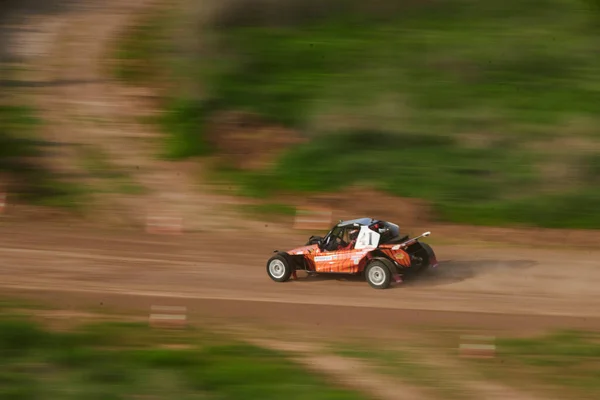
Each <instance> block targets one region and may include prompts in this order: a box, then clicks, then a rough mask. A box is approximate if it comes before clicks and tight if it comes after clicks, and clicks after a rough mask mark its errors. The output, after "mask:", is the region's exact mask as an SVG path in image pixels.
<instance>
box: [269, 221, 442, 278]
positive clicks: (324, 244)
mask: <svg viewBox="0 0 600 400" xmlns="http://www.w3.org/2000/svg"><path fill="white" fill-rule="evenodd" d="M429 235H430V232H425V233H423V234H422V235H420V236H417V237H414V238H412V239H411V238H409V236H408V235H403V234H400V228H399V227H398V225H396V224H393V223H391V222H387V221H382V220H376V219H372V218H359V219H354V220H350V221H340V222H339V223H338V224H336V225H335V226H334V227H333V228H332V229H331V230H330V231H329V233H327V235H325V236H324V237H321V236H311V237H310V238H309V240H308V242H307V243H306V244H305V245H304V246H302V247H298V248H295V249H292V250H288V251H278V250H275V251H274V253H276V254H275V255H274V256H273V257H271V258H270V259H269V260H268V262H267V273H268V274H269V276H270V277H271V279H273V280H274V281H276V282H285V281H287V280H288V279H290V277H294V279H295V278H296V271H305V272H307V273H308V274H311V275H313V274H327V273H335V274H354V275H357V274H364V276H365V279H366V280H367V282H368V283H369V285H371V287H373V288H375V289H385V288H387V287H389V285H390V284H391V282H392V280H394V281H395V282H396V283H400V282H402V278H401V277H403V276H408V275H412V274H418V273H421V272H422V271H424V270H425V269H427V268H429V267H433V268H435V267H437V265H438V262H437V259H436V256H435V253H434V252H433V249H432V248H431V247H430V246H429V245H428V244H426V243H422V242H420V241H419V239H420V238H422V237H426V236H429Z"/></svg>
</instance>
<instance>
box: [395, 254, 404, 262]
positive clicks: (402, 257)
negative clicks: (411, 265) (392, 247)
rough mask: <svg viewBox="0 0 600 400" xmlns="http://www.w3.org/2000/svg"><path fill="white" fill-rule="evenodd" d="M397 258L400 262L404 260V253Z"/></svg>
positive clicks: (397, 255)
mask: <svg viewBox="0 0 600 400" xmlns="http://www.w3.org/2000/svg"><path fill="white" fill-rule="evenodd" d="M395 257H396V258H397V259H399V260H404V253H398V254H396V256H395Z"/></svg>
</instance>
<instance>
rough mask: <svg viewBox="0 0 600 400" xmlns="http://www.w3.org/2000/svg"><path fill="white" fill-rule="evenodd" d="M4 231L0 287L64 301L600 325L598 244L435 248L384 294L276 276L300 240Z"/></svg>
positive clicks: (225, 311)
mask: <svg viewBox="0 0 600 400" xmlns="http://www.w3.org/2000/svg"><path fill="white" fill-rule="evenodd" d="M0 237H2V244H1V246H0V287H2V288H3V292H5V293H14V292H15V291H21V293H27V295H30V296H34V297H35V296H37V297H39V298H44V299H52V300H55V301H59V302H61V303H63V304H64V303H68V304H71V305H73V304H78V303H79V302H81V303H80V304H82V305H83V304H86V305H90V306H91V305H99V304H102V305H104V306H106V307H112V308H113V309H115V308H121V307H123V308H125V309H126V308H131V309H132V310H134V309H135V310H138V311H140V310H148V309H149V307H150V305H152V304H175V305H185V306H187V307H188V310H190V312H191V314H192V315H193V314H198V315H203V316H209V317H226V316H231V317H235V318H242V319H248V320H250V319H254V320H261V321H265V322H269V323H291V324H303V323H306V324H307V325H309V326H313V327H319V329H321V327H322V328H323V329H326V328H332V329H333V328H337V327H340V326H346V327H357V328H366V329H373V328H374V327H377V326H379V327H397V328H401V327H402V326H404V325H406V324H413V325H423V324H425V325H427V324H431V325H453V326H472V327H474V328H482V329H510V330H513V331H514V330H515V329H517V330H527V329H528V328H532V329H545V328H558V327H561V328H566V327H568V328H584V329H600V316H599V315H598V311H597V310H598V309H599V307H600V296H599V295H598V292H597V286H596V282H597V281H598V280H599V279H600V269H599V265H598V261H597V260H598V255H599V252H597V251H594V252H591V251H590V252H586V253H584V254H582V253H581V252H574V251H571V252H568V251H548V250H522V249H518V250H511V251H507V250H505V249H498V248H496V247H490V248H481V247H478V248H474V249H469V248H468V247H461V246H436V248H435V249H436V251H437V253H438V256H439V259H440V261H441V263H440V266H439V267H438V268H437V270H433V271H432V272H431V273H429V274H427V275H425V276H422V277H420V278H419V279H416V280H413V281H408V282H405V283H403V284H400V285H397V286H395V287H393V288H391V289H389V290H383V291H381V290H374V289H371V288H370V287H369V286H368V284H367V283H366V282H365V281H364V280H362V279H360V278H343V277H342V278H339V277H327V276H324V277H305V276H303V275H300V276H299V279H298V280H297V281H290V282H286V283H276V282H273V281H271V280H270V279H269V278H268V276H267V274H266V260H267V259H268V258H269V257H270V255H271V254H272V251H273V249H275V248H281V249H283V248H286V247H291V246H295V245H297V244H298V242H297V240H299V239H300V237H298V236H297V235H294V236H292V237H283V238H282V237H281V236H278V235H263V236H261V238H260V239H251V238H250V237H248V236H241V237H239V236H238V237H236V236H235V235H224V234H222V233H221V234H218V235H216V236H215V235H211V234H206V233H194V234H187V235H182V236H154V235H148V234H145V233H143V232H125V231H107V230H97V231H91V230H89V229H84V228H76V227H61V226H60V225H52V224H46V225H41V224H38V226H35V225H33V226H30V225H25V224H22V223H16V224H15V223H4V224H3V225H0ZM9 290H10V292H9ZM23 290H25V292H23ZM74 301H75V303H74Z"/></svg>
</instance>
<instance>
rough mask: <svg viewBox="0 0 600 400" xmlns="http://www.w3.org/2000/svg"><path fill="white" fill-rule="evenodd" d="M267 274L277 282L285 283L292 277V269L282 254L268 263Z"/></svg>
mask: <svg viewBox="0 0 600 400" xmlns="http://www.w3.org/2000/svg"><path fill="white" fill-rule="evenodd" d="M267 274H269V277H270V278H271V279H273V280H274V281H275V282H285V281H287V280H288V279H290V276H292V267H291V266H290V263H289V262H288V260H287V258H285V257H284V256H283V255H281V254H277V255H275V256H273V257H271V258H270V259H269V261H267Z"/></svg>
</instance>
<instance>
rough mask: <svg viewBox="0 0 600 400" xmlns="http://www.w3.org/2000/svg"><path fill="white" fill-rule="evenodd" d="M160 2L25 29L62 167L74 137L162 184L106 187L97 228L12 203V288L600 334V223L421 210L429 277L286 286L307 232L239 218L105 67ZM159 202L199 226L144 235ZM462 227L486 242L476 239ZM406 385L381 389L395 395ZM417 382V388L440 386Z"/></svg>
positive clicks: (8, 256)
mask: <svg viewBox="0 0 600 400" xmlns="http://www.w3.org/2000/svg"><path fill="white" fill-rule="evenodd" d="M149 3H151V2H144V1H136V2H122V1H117V0H108V1H106V2H91V1H80V2H78V3H77V7H66V8H64V9H62V10H59V11H58V12H56V13H53V14H47V15H43V16H39V15H38V16H37V18H36V19H32V20H24V22H22V24H25V25H26V26H27V24H29V26H30V27H32V30H31V31H26V30H21V31H20V33H19V36H16V38H17V39H18V40H17V39H15V40H14V41H12V42H11V43H12V47H11V48H12V49H13V51H16V52H17V53H18V54H20V55H21V56H22V57H23V58H24V60H25V61H24V65H26V66H27V67H28V71H29V72H28V73H27V79H30V80H31V82H37V84H35V85H28V86H27V87H26V88H24V89H23V90H24V91H25V93H26V94H27V95H28V96H32V98H33V99H34V100H35V103H36V106H37V107H39V108H40V110H42V112H43V117H44V121H45V122H46V128H45V131H44V135H45V137H46V138H47V139H51V140H53V141H57V142H60V143H63V144H64V145H65V146H63V147H60V148H59V149H60V151H57V153H56V154H53V155H52V156H51V157H50V159H49V162H50V163H51V165H53V166H54V167H55V168H56V169H59V170H61V171H74V172H81V171H80V170H79V169H78V168H77V167H76V165H77V162H76V160H77V159H78V157H79V156H80V155H78V153H77V151H76V150H74V149H75V147H73V146H72V145H73V144H88V145H93V146H99V147H100V148H102V149H103V150H104V151H105V152H106V153H107V154H108V158H109V159H110V160H111V162H114V163H115V164H117V165H119V166H120V167H121V168H124V169H126V170H127V171H129V172H130V173H131V175H132V176H133V178H134V179H135V182H136V183H138V184H140V185H142V186H143V187H144V188H146V189H148V192H147V193H146V194H144V195H135V196H134V195H131V196H124V195H122V194H115V193H113V194H112V195H105V196H101V197H100V198H99V200H98V201H99V202H100V204H102V206H103V207H101V208H99V212H98V215H97V216H96V218H95V220H94V221H88V223H85V224H83V223H81V222H80V221H75V220H68V219H64V220H58V221H57V220H56V218H54V220H53V219H52V218H50V219H48V220H47V221H44V220H42V219H41V218H39V216H38V215H37V214H32V215H29V216H28V214H26V213H21V212H20V211H19V210H18V209H17V210H16V211H15V209H13V208H11V207H9V209H8V214H7V215H4V216H1V217H0V237H1V238H2V239H1V240H0V287H1V288H2V290H1V292H2V294H5V295H11V296H12V295H14V296H17V297H19V296H22V297H33V298H37V299H41V300H44V301H47V302H49V303H53V304H57V305H60V306H62V307H64V308H66V309H69V308H71V309H82V308H94V309H98V308H100V309H110V310H112V311H117V312H130V313H133V314H135V315H137V316H147V315H148V312H149V309H150V306H151V305H156V304H161V305H180V306H186V307H187V309H188V316H189V318H190V319H191V320H211V321H214V322H220V323H223V324H230V323H231V321H232V320H233V321H236V322H237V323H246V322H247V323H250V324H257V323H259V324H261V325H262V326H265V327H281V326H288V327H292V328H293V329H295V330H296V331H297V332H298V334H302V335H308V333H303V332H312V333H313V334H316V335H328V334H331V333H342V334H346V335H350V334H351V333H352V332H357V333H358V332H360V334H361V335H364V334H367V335H375V334H377V335H380V334H384V333H385V334H389V335H392V336H393V335H398V334H399V333H400V332H405V331H406V329H407V327H423V326H432V327H446V328H447V327H451V328H453V329H456V330H459V331H462V332H465V331H471V330H485V331H488V332H494V333H500V332H506V331H510V332H512V333H525V332H531V331H537V330H545V329H549V328H582V329H593V330H600V314H599V313H598V310H599V309H600V295H599V294H598V290H597V283H596V282H598V281H599V280H600V261H598V260H599V256H600V250H595V249H594V247H595V245H596V244H597V243H598V238H599V234H598V232H573V233H571V234H570V235H566V234H565V233H564V232H560V231H554V232H553V231H535V232H532V231H525V230H521V231H517V230H506V229H485V228H477V229H466V228H457V227H452V226H431V225H427V224H424V225H425V226H421V224H422V222H419V221H422V220H421V219H420V220H419V221H411V222H410V223H409V225H410V226H412V227H413V228H415V229H416V230H418V231H419V232H414V233H420V232H421V231H424V230H431V231H433V232H434V236H433V237H432V240H435V241H436V244H435V245H434V248H435V250H436V251H437V254H438V257H439V259H440V261H441V264H440V266H439V268H438V269H437V270H435V271H432V272H431V273H429V274H427V275H426V276H423V277H421V279H418V280H416V281H412V282H406V283H404V284H401V285H398V286H396V287H394V288H392V289H390V290H385V291H376V290H373V289H371V288H370V287H369V286H368V285H367V283H366V282H364V281H362V280H361V279H355V278H350V279H348V278H345V279H342V278H336V277H316V278H307V277H304V276H302V275H301V276H300V279H299V280H297V281H291V282H287V283H284V284H278V283H275V282H272V281H271V280H270V279H269V278H268V277H267V275H266V271H265V263H266V260H267V259H268V258H269V257H270V255H271V254H272V251H273V250H275V249H285V248H289V247H295V246H297V245H298V244H302V243H303V241H304V240H305V239H306V236H307V234H299V233H297V232H296V233H293V232H292V233H283V232H285V231H284V229H285V226H281V225H278V224H275V223H272V222H260V221H244V222H239V221H237V220H236V219H234V218H236V217H237V215H236V214H232V213H231V212H227V213H226V212H225V211H224V210H223V209H222V208H221V206H222V205H224V204H231V203H232V202H235V201H239V200H237V199H234V198H231V197H229V196H226V195H218V196H217V195H216V194H214V193H213V192H212V191H210V190H208V187H206V186H201V185H200V184H199V180H198V179H197V175H196V174H197V173H198V171H196V169H195V166H194V164H191V165H190V164H179V163H167V162H164V163H160V162H157V161H156V159H155V154H156V147H153V146H152V145H151V143H152V141H151V139H153V138H156V137H157V135H158V133H157V132H153V131H150V130H149V129H150V128H148V127H147V126H143V125H140V124H138V123H136V122H135V116H136V115H140V113H141V109H140V108H143V107H144V101H143V96H142V95H140V94H135V93H132V92H131V90H129V89H127V88H125V87H123V86H122V85H120V84H119V83H118V82H115V81H112V80H110V79H108V78H107V76H106V71H105V70H104V69H103V65H104V63H103V57H104V54H105V53H104V52H105V50H106V47H107V46H108V44H109V43H110V41H111V40H112V39H113V38H114V37H115V35H117V34H118V33H119V32H120V30H121V29H122V28H123V26H124V24H125V23H126V22H127V21H128V20H129V17H130V16H131V15H132V14H133V13H136V12H138V11H139V10H140V9H141V7H144V6H145V5H146V4H149ZM15 43H16V44H15ZM98 120H101V121H103V123H98ZM190 171H191V172H192V173H190ZM83 179H86V178H85V177H84V178H83ZM86 184H90V185H91V184H93V182H91V181H90V182H88V181H86ZM384 203H386V204H387V203H389V201H385V202H384ZM157 204H159V205H162V206H164V205H168V206H169V207H168V208H170V209H171V210H172V211H173V212H175V213H176V214H177V215H180V216H182V217H183V218H184V220H185V221H186V228H187V229H189V232H187V233H186V234H184V235H182V236H155V235H149V234H146V233H144V231H143V229H142V227H143V224H144V220H145V218H146V211H147V209H148V207H152V206H156V205H157ZM373 207H375V206H373ZM349 208H351V207H350V206H349ZM375 208H376V210H375V209H360V210H353V211H355V212H360V213H365V214H369V213H371V212H372V211H381V212H383V213H384V214H385V215H382V217H388V216H391V215H392V212H393V211H386V210H394V209H397V207H393V206H392V205H389V206H388V208H387V209H386V208H385V207H384V205H383V204H380V205H379V206H377V207H375ZM374 216H377V215H374ZM396 216H397V217H398V218H401V219H403V218H404V217H405V216H403V215H396ZM111 217H115V221H112V220H111ZM99 220H100V221H103V222H123V221H125V223H126V225H128V226H129V229H116V228H108V227H106V226H105V227H103V228H100V227H99V226H101V225H99V224H98V223H97V222H98V221H99ZM104 225H110V224H104ZM256 230H259V232H260V234H259V235H256V234H255V232H256ZM462 238H464V239H480V241H479V242H478V244H477V245H476V246H475V245H472V244H470V243H471V241H470V240H465V241H464V242H463V241H462V240H461V239H462ZM481 239H494V240H496V241H497V242H498V241H505V242H506V241H508V242H512V243H518V244H521V245H523V244H527V243H532V242H537V244H539V243H542V242H545V243H547V241H549V240H554V241H555V242H554V243H557V244H559V245H558V246H555V247H554V248H549V247H548V246H546V247H545V248H541V247H533V246H531V247H525V246H519V247H516V246H510V247H509V246H506V245H500V244H498V243H495V244H488V243H486V242H485V241H483V240H481ZM578 245H580V246H581V247H577V246H578ZM584 245H585V247H584ZM264 329H265V330H268V329H270V328H264ZM311 362H312V364H313V365H320V366H321V368H324V369H325V370H329V371H330V372H333V373H334V375H335V373H336V371H337V373H338V374H342V375H344V374H346V375H348V374H350V372H348V371H345V370H344V369H343V368H342V369H340V365H339V363H336V361H335V360H332V359H331V358H320V359H314V358H313V359H311ZM364 374H367V375H368V372H364ZM377 379H381V382H379V383H381V384H382V385H385V384H386V382H387V381H385V380H384V379H383V378H375V377H373V379H372V380H371V386H373V385H375V386H377V381H376V380H377ZM373 382H375V383H373ZM397 384H398V383H397ZM482 385H483V386H482ZM367 386H368V385H367ZM478 387H479V390H480V393H482V396H481V397H480V398H500V397H503V396H504V397H503V398H506V397H511V398H515V399H518V398H531V397H527V396H521V395H520V394H519V393H516V392H514V391H510V390H509V389H507V388H499V389H498V388H495V387H494V388H492V387H491V386H485V384H484V383H480V386H478ZM397 389H398V388H394V389H390V390H387V389H386V390H381V391H379V392H378V394H379V395H380V397H381V398H394V397H393V396H394V393H397ZM492 389H493V390H496V391H495V392H494V394H491V392H490V391H493V390H492ZM404 390H405V393H407V394H411V398H427V397H426V396H424V395H422V393H418V392H415V391H414V390H412V389H409V388H407V387H404ZM375 392H377V390H376V389H375ZM506 394H508V396H506Z"/></svg>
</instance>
